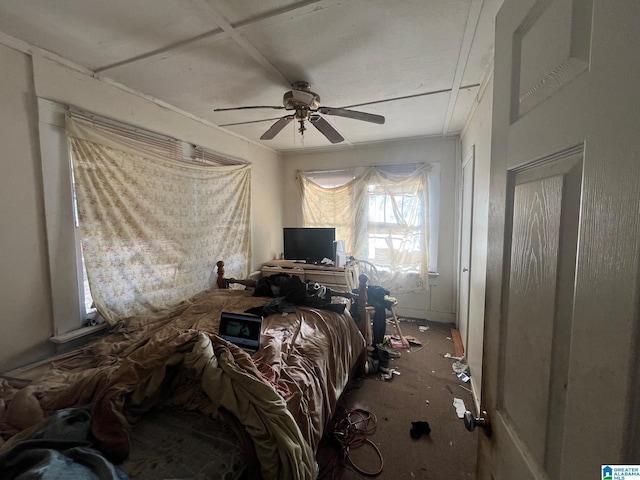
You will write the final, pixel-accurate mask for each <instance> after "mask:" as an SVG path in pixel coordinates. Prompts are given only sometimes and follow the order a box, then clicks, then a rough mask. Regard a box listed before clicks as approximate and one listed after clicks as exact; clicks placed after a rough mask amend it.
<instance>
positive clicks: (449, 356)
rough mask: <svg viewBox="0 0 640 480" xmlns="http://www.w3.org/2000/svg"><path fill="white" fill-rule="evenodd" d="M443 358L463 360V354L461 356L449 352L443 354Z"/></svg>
mask: <svg viewBox="0 0 640 480" xmlns="http://www.w3.org/2000/svg"><path fill="white" fill-rule="evenodd" d="M444 358H453V359H454V360H458V361H459V362H460V361H462V360H464V356H462V357H454V356H453V355H451V354H450V353H445V354H444Z"/></svg>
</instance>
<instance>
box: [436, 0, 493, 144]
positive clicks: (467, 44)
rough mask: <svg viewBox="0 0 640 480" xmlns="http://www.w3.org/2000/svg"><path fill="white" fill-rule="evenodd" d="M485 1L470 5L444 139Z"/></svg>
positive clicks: (452, 88)
mask: <svg viewBox="0 0 640 480" xmlns="http://www.w3.org/2000/svg"><path fill="white" fill-rule="evenodd" d="M483 1H484V0H471V4H470V5H469V14H468V15H467V25H466V26H465V29H464V35H463V36H462V44H461V45H460V52H459V54H458V63H457V64H456V73H455V75H454V77H453V85H452V86H451V93H450V94H449V104H448V105H447V114H446V115H445V118H444V122H443V124H442V136H443V137H446V136H447V134H448V133H449V125H450V124H451V118H452V117H453V110H454V109H455V107H456V102H457V101H458V93H459V92H460V88H461V87H460V84H461V83H462V76H463V75H464V71H465V69H466V68H467V61H468V60H469V53H470V52H471V46H472V45H473V37H474V36H475V34H476V28H477V27H478V21H479V20H480V12H481V11H482V4H483Z"/></svg>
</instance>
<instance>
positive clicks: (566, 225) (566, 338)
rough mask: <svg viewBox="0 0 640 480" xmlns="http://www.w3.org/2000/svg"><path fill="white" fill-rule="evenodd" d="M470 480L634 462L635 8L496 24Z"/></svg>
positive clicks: (593, 473)
mask: <svg viewBox="0 0 640 480" xmlns="http://www.w3.org/2000/svg"><path fill="white" fill-rule="evenodd" d="M495 45H496V47H495V72H494V73H495V83H494V107H493V130H492V166H491V194H490V218H489V228H490V230H489V252H488V272H487V297H486V314H485V315H486V316H485V341H484V362H483V389H482V405H483V408H484V409H486V410H487V412H488V417H489V419H490V422H491V426H492V434H491V436H488V435H480V444H479V456H478V466H479V478H480V479H495V480H514V479H518V480H527V479H558V480H560V479H562V480H572V479H576V480H583V479H601V478H602V472H601V465H603V464H616V463H618V464H619V463H639V462H640V459H639V458H638V457H639V456H640V453H639V450H640V449H639V448H638V444H637V442H638V437H639V435H638V428H639V426H640V423H639V421H638V399H637V397H638V361H637V359H638V356H637V355H638V338H637V336H638V331H639V320H638V316H639V315H638V310H639V308H638V305H639V304H640V303H639V294H638V290H639V286H640V278H639V273H638V272H639V265H640V255H639V251H640V240H639V239H640V134H639V129H640V94H639V92H640V90H639V86H640V68H639V65H640V2H638V1H637V0H616V1H606V0H591V1H589V0H539V1H534V0H507V1H505V3H504V5H503V6H502V8H501V10H500V12H499V14H498V16H497V19H496V44H495Z"/></svg>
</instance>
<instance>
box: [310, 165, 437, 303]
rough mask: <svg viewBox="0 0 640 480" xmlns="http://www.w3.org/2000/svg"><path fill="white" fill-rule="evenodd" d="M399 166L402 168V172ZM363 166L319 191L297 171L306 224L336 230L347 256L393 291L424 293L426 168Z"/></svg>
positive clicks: (425, 285) (427, 230) (419, 166)
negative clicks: (368, 266) (366, 265)
mask: <svg viewBox="0 0 640 480" xmlns="http://www.w3.org/2000/svg"><path fill="white" fill-rule="evenodd" d="M402 167H404V168H402ZM402 167H398V166H395V167H394V166H392V167H366V168H364V169H362V171H361V172H359V173H358V174H357V175H356V176H355V178H353V179H352V180H350V181H348V182H347V183H345V184H344V185H341V186H336V187H322V186H320V185H318V184H317V183H315V182H314V181H313V180H312V178H313V175H311V174H309V175H308V174H306V173H305V172H298V186H299V190H300V196H301V199H302V214H303V221H304V225H305V226H309V227H311V226H335V227H336V238H337V239H341V240H345V248H346V250H347V255H352V256H353V257H355V258H357V259H362V260H369V261H371V262H373V263H374V264H375V265H376V267H377V268H378V270H379V271H380V277H381V279H380V280H381V284H382V285H383V286H384V287H385V288H387V289H388V290H389V291H391V292H393V293H416V292H424V291H426V290H427V285H428V282H427V275H428V265H429V229H428V225H429V191H428V189H429V173H430V171H431V170H432V167H431V165H428V164H418V165H410V166H402Z"/></svg>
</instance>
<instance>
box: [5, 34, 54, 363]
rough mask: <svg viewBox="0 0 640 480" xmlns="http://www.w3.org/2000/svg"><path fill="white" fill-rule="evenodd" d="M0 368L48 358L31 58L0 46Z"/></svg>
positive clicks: (48, 314) (48, 327) (46, 291)
mask: <svg viewBox="0 0 640 480" xmlns="http://www.w3.org/2000/svg"><path fill="white" fill-rule="evenodd" d="M0 65H2V68H0V105H2V107H1V108H0V145H2V148H1V149H0V165H1V167H2V175H1V176H0V219H1V228H2V233H1V235H0V259H1V261H0V265H1V267H2V268H0V305H1V307H0V369H2V370H6V369H7V368H9V367H13V366H17V365H20V364H23V363H25V362H28V361H30V360H31V359H33V358H37V357H40V356H42V355H45V354H47V353H50V352H51V351H52V350H53V349H52V345H50V344H49V343H48V341H47V339H48V337H49V336H50V335H51V324H52V317H51V301H50V290H49V274H48V266H47V265H48V261H47V254H46V251H47V246H46V237H45V227H44V203H43V194H42V170H41V169H40V150H39V142H38V129H37V124H38V118H37V106H36V98H35V94H34V87H33V76H32V68H31V58H30V57H29V56H28V55H25V54H23V53H20V52H18V51H16V50H12V49H10V48H7V47H4V46H3V45H0Z"/></svg>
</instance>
